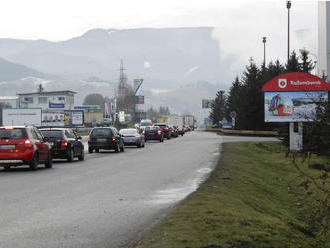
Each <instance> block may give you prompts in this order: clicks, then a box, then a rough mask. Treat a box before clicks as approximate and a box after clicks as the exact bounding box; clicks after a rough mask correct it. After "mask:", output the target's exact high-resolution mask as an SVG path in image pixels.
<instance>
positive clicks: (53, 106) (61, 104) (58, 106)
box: [49, 103, 65, 108]
mask: <svg viewBox="0 0 330 248" xmlns="http://www.w3.org/2000/svg"><path fill="white" fill-rule="evenodd" d="M64 107H65V104H64V103H49V108H64Z"/></svg>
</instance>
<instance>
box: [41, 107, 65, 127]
mask: <svg viewBox="0 0 330 248" xmlns="http://www.w3.org/2000/svg"><path fill="white" fill-rule="evenodd" d="M42 126H46V127H62V126H64V112H63V111H42Z"/></svg>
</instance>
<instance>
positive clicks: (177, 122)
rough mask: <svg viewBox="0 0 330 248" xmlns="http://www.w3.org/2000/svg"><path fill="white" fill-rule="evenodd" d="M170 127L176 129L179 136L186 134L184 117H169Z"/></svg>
mask: <svg viewBox="0 0 330 248" xmlns="http://www.w3.org/2000/svg"><path fill="white" fill-rule="evenodd" d="M168 125H169V126H173V127H176V128H177V130H178V132H179V134H180V135H183V134H184V125H183V117H182V116H179V115H170V116H169V117H168Z"/></svg>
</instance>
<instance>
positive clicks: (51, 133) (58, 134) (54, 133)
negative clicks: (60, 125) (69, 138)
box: [40, 130, 63, 138]
mask: <svg viewBox="0 0 330 248" xmlns="http://www.w3.org/2000/svg"><path fill="white" fill-rule="evenodd" d="M40 132H41V133H42V135H43V136H44V137H47V138H62V137H63V132H62V131H60V130H40Z"/></svg>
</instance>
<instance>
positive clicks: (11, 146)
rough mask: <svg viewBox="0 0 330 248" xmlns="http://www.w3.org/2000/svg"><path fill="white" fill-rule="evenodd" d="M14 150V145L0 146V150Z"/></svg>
mask: <svg viewBox="0 0 330 248" xmlns="http://www.w3.org/2000/svg"><path fill="white" fill-rule="evenodd" d="M12 149H15V145H0V150H12Z"/></svg>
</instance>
